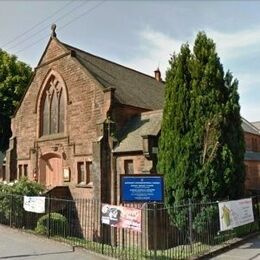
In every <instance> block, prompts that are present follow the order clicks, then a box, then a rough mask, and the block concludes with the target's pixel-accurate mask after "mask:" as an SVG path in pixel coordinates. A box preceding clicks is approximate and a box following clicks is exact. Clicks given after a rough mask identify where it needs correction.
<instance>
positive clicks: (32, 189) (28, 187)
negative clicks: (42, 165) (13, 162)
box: [0, 177, 44, 219]
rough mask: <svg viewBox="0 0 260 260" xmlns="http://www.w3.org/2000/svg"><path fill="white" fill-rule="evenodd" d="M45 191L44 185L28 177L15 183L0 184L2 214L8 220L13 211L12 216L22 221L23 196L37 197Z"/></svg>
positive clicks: (0, 210) (0, 212)
mask: <svg viewBox="0 0 260 260" xmlns="http://www.w3.org/2000/svg"><path fill="white" fill-rule="evenodd" d="M43 190H44V189H43V186H42V185H40V184H39V183H36V182H33V181H29V180H28V179H27V178H26V177H23V178H21V179H20V180H19V181H16V182H14V183H0V214H1V215H2V216H4V217H5V218H6V219H8V218H9V217H10V211H12V216H13V217H15V218H16V219H20V218H21V217H22V216H23V213H24V209H23V196H37V195H40V194H41V193H42V191H43Z"/></svg>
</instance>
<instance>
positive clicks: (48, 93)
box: [41, 76, 65, 136]
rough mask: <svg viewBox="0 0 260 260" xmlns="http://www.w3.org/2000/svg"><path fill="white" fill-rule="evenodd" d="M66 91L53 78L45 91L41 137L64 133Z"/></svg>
mask: <svg viewBox="0 0 260 260" xmlns="http://www.w3.org/2000/svg"><path fill="white" fill-rule="evenodd" d="M64 98H65V96H64V91H63V89H62V86H61V84H60V82H59V81H58V80H57V79H56V78H55V77H54V76H52V77H51V78H50V80H49V81H48V83H47V86H46V87H45V89H44V93H43V96H42V102H41V104H42V106H41V107H42V109H41V136H43V135H50V134H57V133H63V132H64V109H65V108H64V104H65V100H64Z"/></svg>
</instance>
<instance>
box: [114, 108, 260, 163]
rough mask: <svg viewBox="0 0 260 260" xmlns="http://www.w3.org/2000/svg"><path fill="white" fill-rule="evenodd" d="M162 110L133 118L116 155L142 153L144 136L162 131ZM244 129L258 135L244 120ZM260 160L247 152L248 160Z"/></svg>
mask: <svg viewBox="0 0 260 260" xmlns="http://www.w3.org/2000/svg"><path fill="white" fill-rule="evenodd" d="M162 113H163V111H162V110H156V111H151V112H145V113H141V115H140V116H135V117H133V118H131V119H130V120H129V121H128V122H127V124H126V125H125V127H124V128H123V129H122V131H121V133H120V137H119V142H120V143H119V144H118V146H116V147H115V148H114V152H115V153H117V152H118V153H120V152H132V151H142V150H143V146H142V136H143V135H158V134H159V132H160V129H161V122H162ZM242 128H243V131H244V132H248V133H252V134H257V135H259V134H260V133H259V132H258V129H257V128H255V127H254V126H253V125H252V124H251V123H250V122H248V121H247V120H246V119H244V118H242ZM257 158H258V159H259V160H260V153H258V154H256V153H252V152H247V153H246V154H245V159H246V160H258V159H257Z"/></svg>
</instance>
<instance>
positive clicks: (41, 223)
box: [35, 213, 68, 236]
mask: <svg viewBox="0 0 260 260" xmlns="http://www.w3.org/2000/svg"><path fill="white" fill-rule="evenodd" d="M49 219H50V235H51V236H55V235H58V236H66V235H67V231H68V221H67V219H66V217H64V216H63V215H61V214H59V213H50V217H49V214H46V215H44V216H42V217H40V218H39V220H38V221H37V226H36V228H35V231H36V232H37V233H38V234H41V235H47V234H48V222H49Z"/></svg>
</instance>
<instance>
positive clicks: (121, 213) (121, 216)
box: [101, 204, 142, 232]
mask: <svg viewBox="0 0 260 260" xmlns="http://www.w3.org/2000/svg"><path fill="white" fill-rule="evenodd" d="M141 212H142V211H141V210H140V209H135V208H128V207H123V206H114V205H109V204H102V209H101V221H102V223H103V224H107V225H110V226H112V227H117V228H128V229H132V230H134V231H139V232H140V231H141V221H142V217H141V216H142V213H141Z"/></svg>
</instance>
